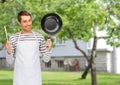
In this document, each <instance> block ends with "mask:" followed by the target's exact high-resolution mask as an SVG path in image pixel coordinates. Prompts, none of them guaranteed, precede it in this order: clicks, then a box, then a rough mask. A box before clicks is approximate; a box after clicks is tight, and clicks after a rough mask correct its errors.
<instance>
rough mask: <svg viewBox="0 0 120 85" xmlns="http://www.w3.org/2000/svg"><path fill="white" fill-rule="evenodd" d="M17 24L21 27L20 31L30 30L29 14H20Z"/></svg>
mask: <svg viewBox="0 0 120 85" xmlns="http://www.w3.org/2000/svg"><path fill="white" fill-rule="evenodd" d="M19 25H20V26H21V27H22V31H24V32H30V31H31V27H32V20H31V16H21V21H20V22H19Z"/></svg>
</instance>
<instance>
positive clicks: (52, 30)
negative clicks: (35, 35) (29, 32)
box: [41, 13, 62, 35]
mask: <svg viewBox="0 0 120 85" xmlns="http://www.w3.org/2000/svg"><path fill="white" fill-rule="evenodd" d="M41 27H42V29H43V31H44V32H45V33H47V34H49V35H53V34H56V33H57V32H59V31H60V29H61V27H62V20H61V18H60V17H59V16H58V15H57V14H55V13H49V14H46V15H45V16H44V17H43V18H42V21H41Z"/></svg>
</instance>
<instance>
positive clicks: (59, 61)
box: [57, 60, 64, 68]
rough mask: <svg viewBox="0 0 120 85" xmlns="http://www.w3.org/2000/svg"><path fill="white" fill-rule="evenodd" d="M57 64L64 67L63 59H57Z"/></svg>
mask: <svg viewBox="0 0 120 85" xmlns="http://www.w3.org/2000/svg"><path fill="white" fill-rule="evenodd" d="M57 64H58V68H63V67H64V64H63V60H57Z"/></svg>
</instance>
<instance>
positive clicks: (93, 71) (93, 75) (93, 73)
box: [91, 59, 97, 85]
mask: <svg viewBox="0 0 120 85" xmlns="http://www.w3.org/2000/svg"><path fill="white" fill-rule="evenodd" d="M94 60H95V59H93V62H92V64H91V85H97V77H96V65H95V63H94Z"/></svg>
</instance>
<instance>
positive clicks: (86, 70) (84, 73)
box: [81, 62, 91, 79]
mask: <svg viewBox="0 0 120 85" xmlns="http://www.w3.org/2000/svg"><path fill="white" fill-rule="evenodd" d="M90 68H91V63H90V62H89V64H88V66H87V67H86V68H85V71H84V72H83V74H82V76H81V79H86V76H87V74H88V72H89V69H90Z"/></svg>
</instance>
